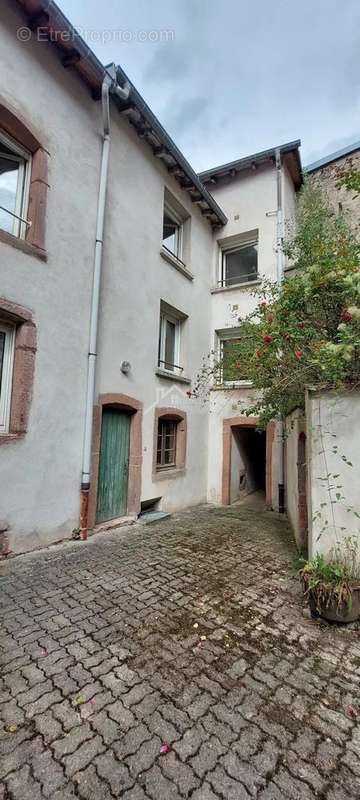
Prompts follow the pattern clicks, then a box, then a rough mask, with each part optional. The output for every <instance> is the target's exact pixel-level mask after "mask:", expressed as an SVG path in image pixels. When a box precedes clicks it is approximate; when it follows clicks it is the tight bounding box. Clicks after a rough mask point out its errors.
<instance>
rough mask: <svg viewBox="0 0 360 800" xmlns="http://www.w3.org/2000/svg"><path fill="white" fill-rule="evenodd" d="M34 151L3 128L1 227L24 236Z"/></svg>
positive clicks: (0, 141)
mask: <svg viewBox="0 0 360 800" xmlns="http://www.w3.org/2000/svg"><path fill="white" fill-rule="evenodd" d="M30 169H31V155H30V153H28V152H27V151H26V150H24V148H23V147H20V145H18V144H17V143H16V142H15V141H14V140H13V139H11V138H10V137H9V136H7V134H5V133H4V132H3V131H1V130H0V228H1V229H2V230H4V231H7V233H12V234H13V236H18V237H20V238H24V237H25V234H26V230H27V227H28V222H27V219H26V216H27V208H28V200H29V183H30Z"/></svg>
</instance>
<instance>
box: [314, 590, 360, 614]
mask: <svg viewBox="0 0 360 800" xmlns="http://www.w3.org/2000/svg"><path fill="white" fill-rule="evenodd" d="M307 596H308V600H309V606H310V611H311V613H312V614H313V615H314V616H320V617H323V618H324V619H327V620H329V622H342V623H346V622H355V620H357V619H359V617H360V586H358V585H356V586H353V587H352V589H351V603H340V604H339V603H338V601H337V599H336V597H334V596H333V597H330V598H327V599H326V598H324V595H323V594H322V596H321V597H319V596H318V593H317V591H316V589H309V591H308V595H307Z"/></svg>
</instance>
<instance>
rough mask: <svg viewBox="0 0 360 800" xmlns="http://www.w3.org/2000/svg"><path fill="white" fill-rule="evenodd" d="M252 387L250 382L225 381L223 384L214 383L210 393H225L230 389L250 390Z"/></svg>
mask: <svg viewBox="0 0 360 800" xmlns="http://www.w3.org/2000/svg"><path fill="white" fill-rule="evenodd" d="M253 386H254V384H253V382H252V381H232V382H230V381H226V382H225V383H216V384H215V386H212V387H211V391H212V392H226V390H229V389H230V390H231V389H252V388H253Z"/></svg>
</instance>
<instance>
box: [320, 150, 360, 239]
mask: <svg viewBox="0 0 360 800" xmlns="http://www.w3.org/2000/svg"><path fill="white" fill-rule="evenodd" d="M349 169H357V170H360V150H358V151H357V152H355V153H352V154H350V155H347V156H343V157H342V158H339V159H338V160H337V161H332V162H331V164H326V165H325V166H324V167H320V168H319V169H317V170H316V171H314V172H312V173H310V179H311V180H312V181H314V182H317V183H320V185H321V187H322V188H323V189H324V191H325V192H326V194H327V195H328V197H329V198H330V200H331V204H332V206H333V208H334V211H336V212H337V213H338V212H339V211H341V212H342V213H344V214H347V215H348V216H349V218H350V221H351V224H352V225H353V226H354V228H356V229H357V230H358V231H359V229H360V196H359V195H358V196H355V194H354V192H348V191H347V190H346V189H345V187H341V188H340V189H339V188H338V187H337V184H338V182H339V173H340V172H342V171H343V170H349Z"/></svg>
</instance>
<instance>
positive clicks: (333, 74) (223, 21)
mask: <svg viewBox="0 0 360 800" xmlns="http://www.w3.org/2000/svg"><path fill="white" fill-rule="evenodd" d="M58 4H59V5H60V7H61V8H62V10H63V11H64V12H65V14H66V15H67V16H68V17H69V19H70V21H71V22H72V24H73V25H74V26H75V27H76V28H77V29H79V30H80V32H81V34H82V35H83V37H84V38H85V39H86V41H87V43H88V44H89V46H90V47H91V49H92V50H93V51H94V52H95V53H96V55H97V56H98V58H99V59H100V60H101V61H102V62H103V63H104V64H108V63H110V62H112V61H114V62H115V63H117V64H121V66H122V67H123V69H124V70H125V72H127V74H128V76H129V78H130V79H131V81H132V82H133V83H134V84H135V86H136V88H137V89H138V91H139V92H140V94H141V95H142V96H143V97H144V99H145V100H146V102H147V103H148V104H149V105H150V107H151V109H152V111H153V112H154V113H155V114H156V116H157V117H158V119H159V120H160V122H161V123H162V124H163V125H164V127H165V128H166V130H167V131H168V133H169V134H170V136H171V137H172V138H173V139H174V141H175V143H176V144H177V145H178V147H179V148H180V149H181V151H182V152H183V153H184V155H185V156H186V158H188V160H189V161H190V163H191V165H192V166H193V167H194V169H195V170H196V171H201V170H204V169H208V168H210V167H214V166H216V165H218V164H222V163H224V162H227V161H232V160H234V159H237V158H241V157H243V156H246V155H249V154H251V153H255V152H257V151H259V150H265V149H267V148H270V147H274V146H275V145H278V144H282V143H284V142H288V141H292V140H294V139H301V141H302V148H301V156H302V163H303V164H304V165H306V164H309V163H311V162H312V161H315V160H317V159H318V158H321V157H322V156H324V155H327V154H328V153H331V152H333V151H334V150H338V149H340V148H341V147H345V146H346V145H348V144H351V143H352V142H354V141H358V140H360V47H359V45H360V24H359V23H360V3H359V0H301V2H299V0H273V2H269V0H131V1H130V0H127V2H125V0H102V2H101V3H99V0H58Z"/></svg>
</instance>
